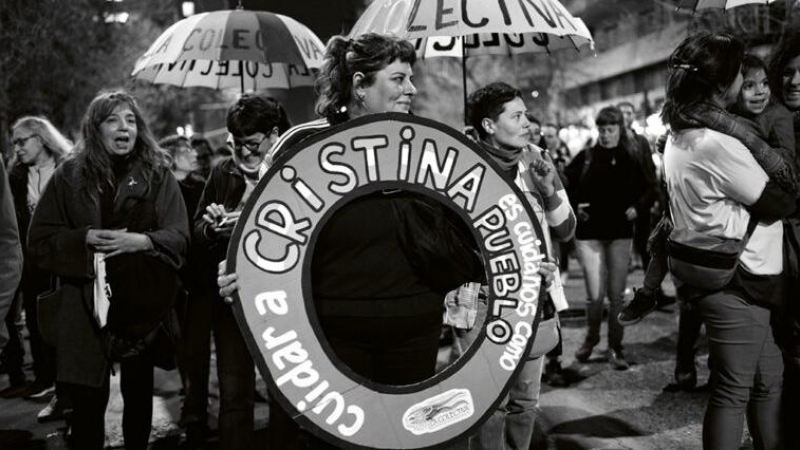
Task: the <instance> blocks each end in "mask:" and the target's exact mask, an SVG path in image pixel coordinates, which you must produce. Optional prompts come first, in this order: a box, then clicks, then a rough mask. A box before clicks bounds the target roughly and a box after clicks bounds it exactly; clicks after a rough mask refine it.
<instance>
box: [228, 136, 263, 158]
mask: <svg viewBox="0 0 800 450" xmlns="http://www.w3.org/2000/svg"><path fill="white" fill-rule="evenodd" d="M268 137H269V135H268V134H265V135H264V137H263V138H261V140H260V141H258V142H256V143H249V144H248V143H247V142H242V141H240V140H238V139H234V140H233V144H232V145H231V146H232V147H233V149H234V150H237V151H240V150H241V149H242V147H244V148H246V149H247V151H248V152H250V153H256V152H258V148H259V147H261V144H262V143H263V142H264V140H265V139H267V138H268Z"/></svg>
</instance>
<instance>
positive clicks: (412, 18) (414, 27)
mask: <svg viewBox="0 0 800 450" xmlns="http://www.w3.org/2000/svg"><path fill="white" fill-rule="evenodd" d="M421 2H422V0H414V6H412V7H411V14H409V15H408V24H406V30H408V31H409V32H411V33H415V32H417V31H425V30H427V29H428V26H427V25H415V24H414V21H415V20H416V19H417V13H419V4H420V3H421Z"/></svg>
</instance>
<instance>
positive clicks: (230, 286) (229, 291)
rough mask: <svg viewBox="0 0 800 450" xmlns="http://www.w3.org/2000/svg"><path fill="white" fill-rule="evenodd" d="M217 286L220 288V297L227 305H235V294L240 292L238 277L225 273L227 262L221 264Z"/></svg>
mask: <svg viewBox="0 0 800 450" xmlns="http://www.w3.org/2000/svg"><path fill="white" fill-rule="evenodd" d="M217 275H218V276H217V286H219V295H220V297H222V299H223V300H224V301H225V303H227V304H229V305H230V304H232V303H233V297H231V295H233V293H234V292H236V291H238V290H239V283H237V281H236V280H237V279H238V276H237V275H236V274H235V273H225V261H224V260H223V261H222V262H220V263H219V270H218V271H217Z"/></svg>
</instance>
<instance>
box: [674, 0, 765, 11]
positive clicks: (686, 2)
mask: <svg viewBox="0 0 800 450" xmlns="http://www.w3.org/2000/svg"><path fill="white" fill-rule="evenodd" d="M776 1H777V0H681V3H680V4H679V5H678V8H679V9H691V10H692V11H697V10H698V9H712V8H716V9H731V8H736V7H737V6H743V5H767V4H770V3H775V2H776Z"/></svg>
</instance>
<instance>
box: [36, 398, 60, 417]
mask: <svg viewBox="0 0 800 450" xmlns="http://www.w3.org/2000/svg"><path fill="white" fill-rule="evenodd" d="M63 418H64V405H63V404H62V402H60V401H58V396H56V395H54V396H53V398H52V399H51V400H50V403H48V404H47V406H45V407H44V408H43V409H42V410H41V411H39V414H37V415H36V421H37V422H39V423H47V422H52V421H54V420H61V419H63Z"/></svg>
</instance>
